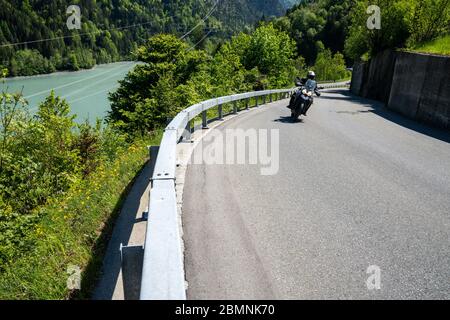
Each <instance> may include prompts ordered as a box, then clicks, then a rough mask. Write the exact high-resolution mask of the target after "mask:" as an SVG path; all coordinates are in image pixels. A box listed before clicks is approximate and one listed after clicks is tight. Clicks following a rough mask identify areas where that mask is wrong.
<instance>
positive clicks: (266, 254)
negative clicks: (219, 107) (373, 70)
mask: <svg viewBox="0 0 450 320" xmlns="http://www.w3.org/2000/svg"><path fill="white" fill-rule="evenodd" d="M286 104H287V100H283V101H279V102H275V103H272V104H269V105H267V106H263V107H260V109H259V110H254V111H251V112H249V113H245V114H242V115H241V116H239V117H236V118H234V119H232V120H230V121H227V122H225V123H223V124H222V125H220V126H219V127H218V128H219V130H222V131H224V130H226V129H236V128H241V129H278V130H279V135H280V143H279V154H280V162H279V171H278V173H277V174H276V175H273V176H262V175H261V173H260V167H259V166H258V165H206V164H202V165H194V164H193V165H190V166H189V167H188V170H187V175H186V181H185V189H184V195H183V228H184V242H185V248H186V252H185V267H186V278H187V281H188V283H189V287H188V298H189V299H431V298H437V299H443V298H446V299H449V298H450V284H449V279H450V271H449V265H450V250H449V234H450V231H449V230H450V226H449V225H450V219H449V214H450V134H449V133H447V132H443V131H439V130H435V129H431V128H429V127H427V126H424V125H421V124H418V123H415V122H414V121H410V120H407V119H405V118H403V117H402V116H399V115H397V114H395V113H392V112H390V111H388V110H386V109H384V108H383V107H382V105H380V104H379V103H376V102H374V101H370V100H365V99H360V98H357V97H354V96H352V95H350V94H349V91H348V90H328V91H325V92H324V94H323V96H322V97H321V98H317V99H316V100H315V104H314V106H313V107H312V108H311V110H310V112H309V114H308V117H307V118H305V119H304V120H303V122H298V123H292V122H290V121H289V120H288V119H287V118H286V117H287V116H288V115H289V110H288V109H286ZM369 266H378V267H379V268H380V270H381V278H380V285H381V288H380V289H379V290H377V289H375V290H368V288H367V285H366V280H367V279H368V278H369V276H370V275H371V274H367V273H366V271H367V269H368V267H369Z"/></svg>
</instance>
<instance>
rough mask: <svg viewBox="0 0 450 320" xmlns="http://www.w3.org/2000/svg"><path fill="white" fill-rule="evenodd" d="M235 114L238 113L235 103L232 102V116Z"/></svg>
mask: <svg viewBox="0 0 450 320" xmlns="http://www.w3.org/2000/svg"><path fill="white" fill-rule="evenodd" d="M237 113H238V105H237V101H233V114H237Z"/></svg>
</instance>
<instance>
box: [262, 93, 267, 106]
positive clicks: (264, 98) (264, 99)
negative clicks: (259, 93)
mask: <svg viewBox="0 0 450 320" xmlns="http://www.w3.org/2000/svg"><path fill="white" fill-rule="evenodd" d="M266 99H267V97H266V95H263V104H266Z"/></svg>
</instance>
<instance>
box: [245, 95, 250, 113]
mask: <svg viewBox="0 0 450 320" xmlns="http://www.w3.org/2000/svg"><path fill="white" fill-rule="evenodd" d="M249 109H250V98H247V99H245V110H249Z"/></svg>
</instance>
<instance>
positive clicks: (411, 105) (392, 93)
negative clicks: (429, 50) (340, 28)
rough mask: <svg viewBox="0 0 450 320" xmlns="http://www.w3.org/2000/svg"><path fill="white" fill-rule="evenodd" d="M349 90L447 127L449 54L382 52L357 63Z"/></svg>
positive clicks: (449, 121)
mask: <svg viewBox="0 0 450 320" xmlns="http://www.w3.org/2000/svg"><path fill="white" fill-rule="evenodd" d="M351 91H352V93H354V94H356V95H360V96H363V97H365V98H370V99H374V100H379V101H382V102H384V103H385V104H386V106H387V107H388V108H389V109H392V110H394V111H397V112H399V113H401V114H403V115H405V116H407V117H409V118H412V119H415V120H418V121H422V122H425V123H428V124H431V125H434V126H438V127H441V128H446V129H450V57H446V56H436V55H427V54H419V53H410V52H393V51H384V52H382V53H380V54H378V55H377V56H376V57H374V58H373V59H372V60H371V61H370V62H368V63H357V64H355V66H354V69H353V75H352V85H351Z"/></svg>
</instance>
